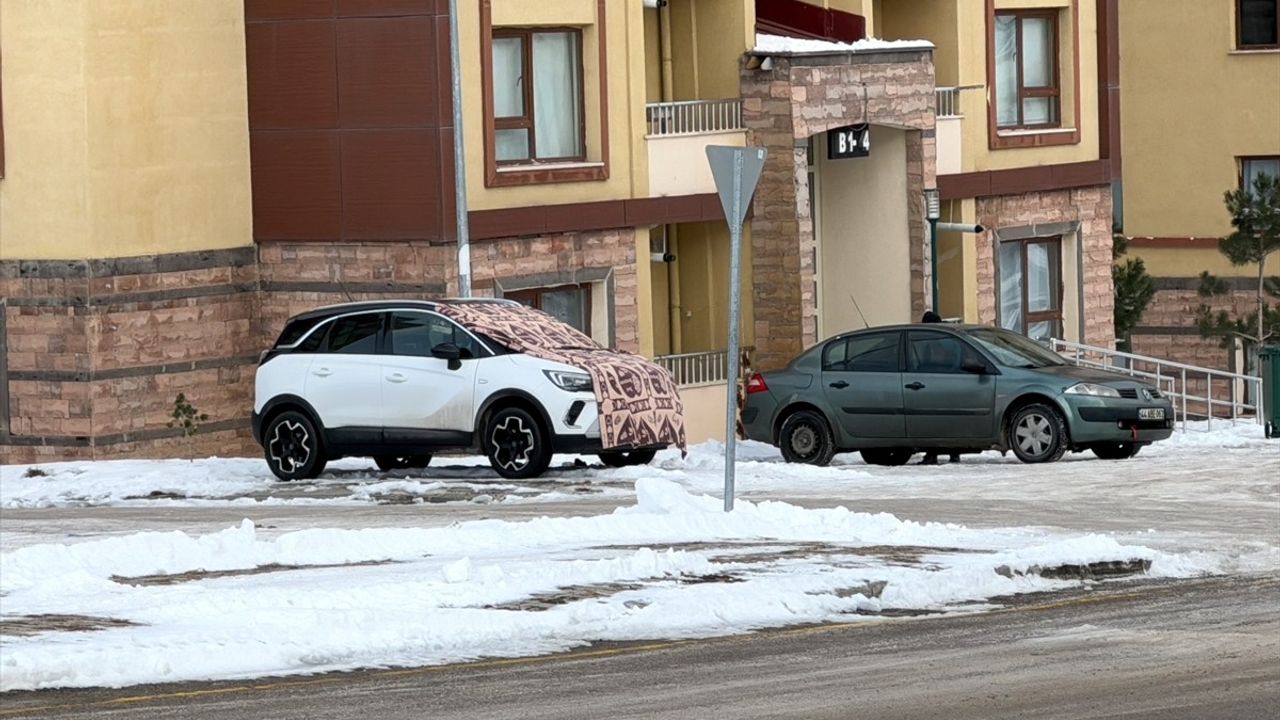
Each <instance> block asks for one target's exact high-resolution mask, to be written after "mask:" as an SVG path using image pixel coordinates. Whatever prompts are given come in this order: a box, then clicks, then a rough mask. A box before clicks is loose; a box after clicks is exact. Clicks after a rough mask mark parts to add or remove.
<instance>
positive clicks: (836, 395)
mask: <svg viewBox="0 0 1280 720" xmlns="http://www.w3.org/2000/svg"><path fill="white" fill-rule="evenodd" d="M742 421H743V425H744V426H745V429H746V434H747V437H749V438H751V439H753V440H759V441H762V442H767V443H771V444H773V445H775V446H777V447H779V448H780V449H781V450H782V455H783V457H784V458H786V460H787V461H788V462H801V463H812V464H815V465H825V464H827V463H828V462H830V460H831V457H832V456H833V455H834V454H836V453H838V452H849V451H854V450H857V451H859V452H861V454H862V457H863V459H864V460H866V461H867V462H868V463H872V464H877V465H902V464H904V463H906V462H907V461H908V460H909V459H910V458H911V456H912V455H913V454H914V453H916V452H918V451H932V452H936V451H945V452H979V451H982V450H988V449H996V450H1001V451H1007V450H1011V451H1013V453H1014V455H1016V456H1017V457H1018V459H1019V460H1022V461H1023V462H1027V463H1039V462H1053V461H1055V460H1057V459H1059V458H1060V457H1062V455H1063V453H1065V452H1067V451H1068V450H1070V451H1073V452H1080V451H1083V450H1092V451H1093V453H1094V454H1095V455H1097V456H1098V457H1100V458H1105V459H1123V458H1129V457H1133V456H1134V455H1136V454H1137V453H1138V451H1139V450H1141V449H1142V447H1143V446H1145V445H1148V444H1150V443H1152V442H1155V441H1157V440H1163V439H1165V438H1167V437H1169V435H1170V434H1172V432H1173V406H1172V405H1171V404H1170V402H1169V400H1168V399H1166V398H1164V397H1162V396H1161V394H1160V391H1159V390H1158V389H1157V388H1155V387H1152V386H1151V385H1148V384H1146V383H1143V382H1139V381H1136V380H1134V379H1133V378H1131V377H1129V376H1127V375H1123V374H1120V373H1115V372H1109V371H1104V370H1095V369H1089V368H1083V367H1077V366H1075V365H1071V364H1068V363H1067V362H1066V361H1065V360H1063V359H1062V357H1061V356H1059V355H1058V354H1057V353H1054V352H1052V351H1050V350H1048V349H1047V348H1045V347H1043V346H1041V345H1039V344H1037V343H1036V342H1034V341H1032V340H1029V339H1028V338H1026V337H1024V336H1022V335H1018V334H1017V333H1013V332H1009V331H1007V330H1002V329H998V328H992V327H986V326H976V325H949V324H928V325H899V326H891V327H877V328H868V329H866V330H860V331H857V332H852V333H848V334H844V335H840V336H837V337H834V338H831V339H829V340H826V341H824V342H822V343H819V344H818V345H816V346H815V347H813V348H810V349H809V350H807V351H806V352H804V353H803V354H801V355H800V356H799V357H797V358H796V359H795V360H793V361H792V362H791V364H790V365H788V366H787V368H786V369H785V370H780V371H778V372H766V373H763V374H755V375H753V376H752V377H751V378H750V379H749V381H748V383H747V387H746V402H745V403H744V406H743V411H742Z"/></svg>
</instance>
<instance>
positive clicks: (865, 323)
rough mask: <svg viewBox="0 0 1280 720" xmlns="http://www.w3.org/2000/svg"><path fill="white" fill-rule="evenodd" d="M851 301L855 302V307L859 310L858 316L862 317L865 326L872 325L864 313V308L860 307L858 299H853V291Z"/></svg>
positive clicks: (850, 296) (850, 295) (850, 294)
mask: <svg viewBox="0 0 1280 720" xmlns="http://www.w3.org/2000/svg"><path fill="white" fill-rule="evenodd" d="M849 302H851V303H853V309H854V310H857V311H858V317H860V318H862V326H863V327H871V323H869V322H867V316H866V315H863V314H862V308H860V307H858V301H857V300H854V299H853V293H849Z"/></svg>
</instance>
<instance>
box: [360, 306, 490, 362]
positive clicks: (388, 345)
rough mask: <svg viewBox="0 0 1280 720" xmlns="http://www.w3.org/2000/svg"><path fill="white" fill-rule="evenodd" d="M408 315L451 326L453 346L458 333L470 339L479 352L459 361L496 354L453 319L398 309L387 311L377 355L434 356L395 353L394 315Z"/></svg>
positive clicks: (427, 312) (413, 309) (420, 310)
mask: <svg viewBox="0 0 1280 720" xmlns="http://www.w3.org/2000/svg"><path fill="white" fill-rule="evenodd" d="M408 314H414V315H426V316H428V318H430V319H432V320H440V321H441V322H444V323H446V324H448V325H451V326H452V327H453V334H454V339H455V343H454V344H455V345H456V344H457V342H456V340H457V335H458V333H459V332H461V333H462V334H464V335H466V336H467V337H469V338H471V341H472V342H473V343H475V346H476V347H477V348H478V349H479V350H480V352H479V354H477V355H475V356H474V357H463V358H459V359H460V360H479V359H482V358H487V357H493V356H494V355H496V354H497V353H495V352H494V351H493V349H492V348H490V347H489V345H488V343H486V342H485V341H484V340H482V339H481V338H480V337H479V336H477V335H476V334H475V333H473V332H471V330H470V329H468V328H465V327H463V326H462V325H461V324H460V323H458V322H457V321H455V320H454V319H453V318H450V317H447V316H445V315H441V314H440V313H438V312H432V311H431V310H423V309H420V308H400V309H392V310H388V311H387V318H386V320H385V321H384V323H383V327H384V330H383V332H384V334H385V335H386V340H385V341H384V342H383V344H382V345H381V348H382V350H381V352H380V353H379V354H381V355H389V356H392V357H426V358H429V357H435V356H434V355H430V354H428V355H414V354H410V353H398V352H396V348H395V343H394V339H393V333H394V332H395V318H396V315H408Z"/></svg>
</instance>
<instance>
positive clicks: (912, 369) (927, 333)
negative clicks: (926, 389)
mask: <svg viewBox="0 0 1280 720" xmlns="http://www.w3.org/2000/svg"><path fill="white" fill-rule="evenodd" d="M939 338H941V339H944V340H950V341H952V342H954V343H956V344H957V345H959V346H960V363H959V365H957V366H956V369H955V370H924V369H921V368H919V367H917V365H916V362H915V361H916V357H915V350H914V346H913V343H914V342H915V341H916V340H917V339H922V340H935V339H939ZM903 347H904V348H905V350H906V354H907V365H906V370H905V371H904V372H908V373H916V374H920V375H968V374H970V373H966V372H965V371H964V370H963V369H962V367H963V365H964V361H965V359H966V358H972V359H974V360H977V361H980V362H982V363H983V364H984V365H985V364H986V362H987V360H986V357H985V356H984V355H983V354H982V353H981V352H979V351H978V349H977V348H975V347H974V346H973V344H972V343H970V342H969V341H968V340H966V339H964V338H962V337H960V336H959V335H955V334H952V333H949V332H942V331H941V330H926V329H923V328H920V329H916V328H912V329H911V330H908V331H907V335H906V338H905V340H904V341H903Z"/></svg>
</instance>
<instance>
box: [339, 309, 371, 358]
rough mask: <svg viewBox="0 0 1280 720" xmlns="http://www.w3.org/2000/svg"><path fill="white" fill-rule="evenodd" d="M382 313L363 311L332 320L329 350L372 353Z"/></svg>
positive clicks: (353, 353) (358, 353)
mask: <svg viewBox="0 0 1280 720" xmlns="http://www.w3.org/2000/svg"><path fill="white" fill-rule="evenodd" d="M381 327H382V313H365V314H363V315H352V316H350V317H344V318H338V319H337V320H334V321H333V327H332V328H330V330H329V352H331V353H346V354H351V355H372V354H373V353H375V352H377V350H378V330H379V329H380V328H381Z"/></svg>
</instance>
